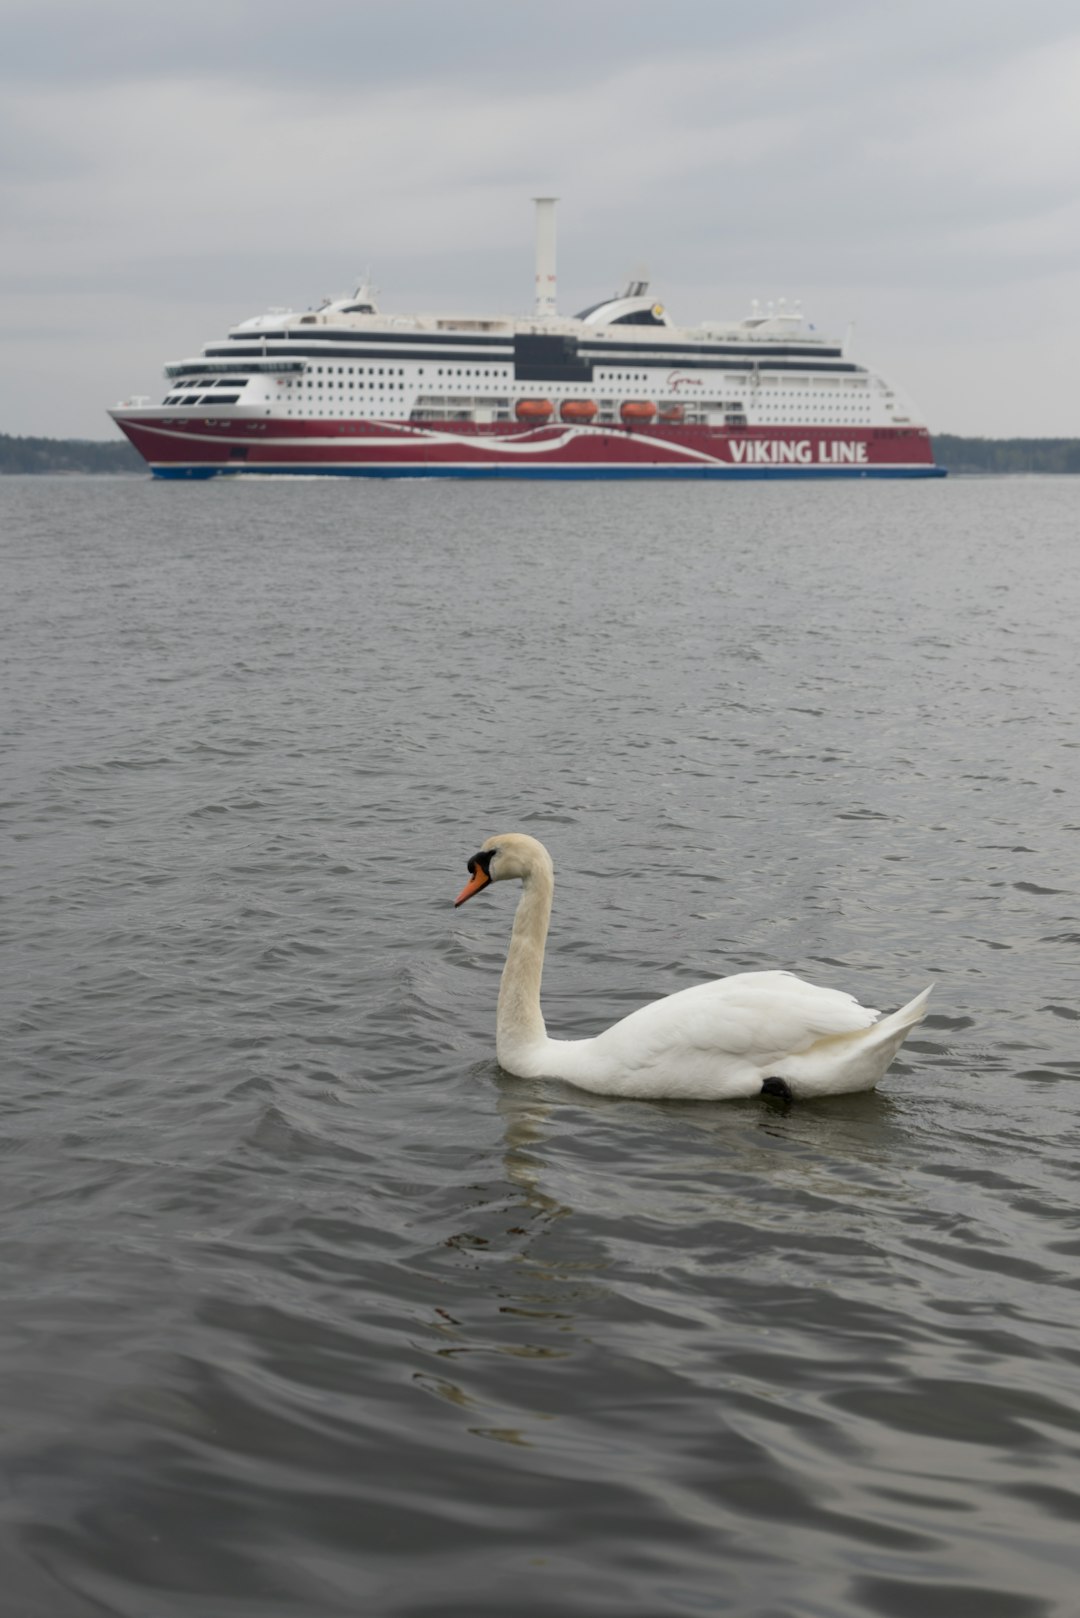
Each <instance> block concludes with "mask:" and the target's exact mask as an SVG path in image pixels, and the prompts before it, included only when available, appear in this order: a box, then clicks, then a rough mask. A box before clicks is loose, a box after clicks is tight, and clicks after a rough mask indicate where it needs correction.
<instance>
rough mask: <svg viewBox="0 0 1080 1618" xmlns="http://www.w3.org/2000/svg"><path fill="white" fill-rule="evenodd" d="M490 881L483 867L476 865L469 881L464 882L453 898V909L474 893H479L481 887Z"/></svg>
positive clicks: (484, 886)
mask: <svg viewBox="0 0 1080 1618" xmlns="http://www.w3.org/2000/svg"><path fill="white" fill-rule="evenodd" d="M469 863H470V865H471V864H472V861H471V860H470V861H469ZM490 881H491V878H490V877H489V876H488V874H487V872H486V871H485V870H484V867H483V866H482V865H478V866H477V867H476V869H475V870H474V871H473V874H472V876H471V877H470V879H469V881H468V882H466V884H465V886H464V887H463V888H462V890H461V892H460V893H459V894H458V896H457V898H456V899H455V900H454V909H455V910H456V909H457V907H458V905H463V904H464V903H465V901H466V899H471V898H472V896H473V894H474V893H479V892H480V889H481V888H486V887H487V886H488V884H489V882H490Z"/></svg>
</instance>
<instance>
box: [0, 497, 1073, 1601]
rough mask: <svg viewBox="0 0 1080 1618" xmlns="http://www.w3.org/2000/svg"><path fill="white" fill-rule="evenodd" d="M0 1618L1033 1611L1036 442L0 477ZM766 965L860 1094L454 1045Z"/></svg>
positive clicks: (1058, 976) (1055, 790)
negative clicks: (815, 986) (787, 1098)
mask: <svg viewBox="0 0 1080 1618" xmlns="http://www.w3.org/2000/svg"><path fill="white" fill-rule="evenodd" d="M0 531H2V550H3V589H2V593H0V612H2V616H3V639H2V642H0V683H2V689H3V693H4V696H3V705H4V710H5V722H4V750H3V759H2V781H0V795H2V798H3V821H4V826H5V837H4V843H3V871H2V878H3V882H2V886H3V891H4V895H5V903H4V907H3V912H2V923H0V924H2V927H3V944H4V966H3V989H2V991H0V992H2V994H3V1000H4V1013H5V1016H4V1028H5V1047H4V1048H5V1061H4V1069H3V1080H2V1087H0V1201H2V1206H3V1220H2V1230H3V1242H2V1245H0V1277H2V1296H3V1318H2V1323H0V1406H2V1410H3V1418H4V1419H3V1428H2V1436H0V1463H2V1464H0V1477H2V1483H0V1586H2V1589H3V1592H4V1594H3V1612H4V1614H5V1618H6V1615H8V1614H10V1615H11V1618H84V1615H85V1618H94V1615H100V1614H121V1615H124V1618H330V1615H350V1618H352V1615H358V1614H363V1615H369V1614H370V1615H374V1618H510V1615H513V1618H553V1615H556V1614H557V1615H559V1618H599V1615H607V1614H612V1615H614V1614H618V1615H620V1618H682V1615H692V1614H693V1615H696V1614H705V1615H712V1614H725V1615H726V1614H733V1615H735V1614H737V1615H744V1618H866V1615H881V1618H907V1615H912V1618H946V1615H947V1618H1049V1615H1053V1618H1075V1614H1076V1613H1077V1611H1080V1595H1078V1593H1077V1592H1078V1589H1080V1333H1078V1327H1080V1291H1078V1289H1080V1219H1078V1215H1077V1207H1078V1192H1077V1185H1078V1173H1080V1169H1078V1164H1080V1129H1078V1122H1077V1120H1078V1109H1080V1082H1078V1081H1080V1049H1078V1043H1077V1034H1078V1015H1080V994H1078V990H1080V970H1078V961H1080V951H1078V948H1077V946H1078V943H1080V897H1078V891H1077V890H1078V885H1080V878H1078V873H1077V854H1078V852H1080V835H1078V834H1080V782H1078V779H1077V777H1078V763H1080V751H1078V745H1080V734H1078V729H1077V692H1078V690H1080V682H1078V679H1077V674H1078V670H1077V623H1078V621H1080V582H1078V581H1080V568H1078V561H1080V554H1078V553H1080V480H1073V481H1071V482H1070V481H1069V480H1067V479H1060V480H1058V479H1050V478H1046V479H1034V478H1032V479H1026V480H1025V479H1012V480H985V481H975V480H971V481H966V480H962V479H955V480H950V481H949V482H947V483H944V484H936V483H926V484H902V483H900V484H882V483H873V484H869V483H866V484H864V483H853V484H849V485H832V486H821V487H815V486H813V485H809V484H806V483H802V484H799V485H794V486H789V487H784V486H774V485H770V484H760V483H759V484H756V485H752V486H749V487H745V488H740V487H733V486H731V485H722V486H717V487H712V486H699V487H696V488H695V487H689V486H687V487H678V486H674V485H672V486H653V487H626V486H624V487H619V486H618V485H613V486H611V487H606V488H601V487H575V486H572V485H566V486H562V487H551V488H546V487H538V486H535V485H529V484H525V485H520V486H503V487H488V488H478V487H472V486H468V485H455V484H453V483H441V484H440V483H427V482H425V483H397V484H387V485H385V486H376V485H367V484H359V485H358V484H354V483H346V484H336V483H323V482H303V483H290V482H272V481H267V482H264V483H259V484H254V483H247V484H240V485H229V484H225V483H215V484H210V485H204V486H187V487H185V486H180V485H174V486H157V485H154V484H152V483H150V482H149V481H143V480H141V479H101V480H94V479H15V478H9V479H7V480H3V481H0ZM511 829H520V830H527V831H530V832H533V833H534V834H536V835H538V836H540V837H541V838H542V839H543V840H544V841H545V842H546V843H547V844H548V845H549V847H550V848H551V850H552V853H553V855H554V858H555V863H556V870H557V876H558V887H557V891H556V899H555V915H554V924H553V929H552V936H551V941H550V945H549V954H548V964H547V971H546V976H545V1009H546V1012H547V1016H548V1024H549V1027H550V1028H551V1030H552V1031H553V1032H555V1033H563V1034H587V1033H591V1032H595V1031H597V1030H598V1029H599V1028H601V1027H603V1026H605V1025H606V1024H607V1023H608V1022H610V1021H612V1020H614V1019H615V1018H616V1017H618V1016H620V1015H622V1014H623V1013H625V1012H626V1011H628V1010H630V1009H632V1008H633V1007H634V1006H636V1005H638V1004H639V1003H641V1002H642V1001H643V1000H646V999H649V998H651V997H653V996H656V995H659V994H663V993H665V992H667V991H670V990H672V989H677V988H681V987H683V986H685V985H686V984H688V983H691V982H693V981H695V980H697V979H699V978H701V977H704V976H708V975H710V974H715V973H725V972H730V971H736V970H740V969H745V968H755V967H762V966H772V965H781V966H786V967H790V968H793V969H794V970H796V971H799V972H802V973H804V974H806V975H807V976H810V977H813V978H816V979H817V980H819V981H821V982H823V983H828V984H832V985H836V986H839V987H843V988H847V989H850V990H852V991H854V992H855V993H857V994H858V995H860V996H861V997H862V998H863V999H864V1000H866V1001H867V1002H868V1003H870V1004H873V1005H877V1006H882V1007H885V1008H891V1007H893V1006H895V1005H897V1004H899V1003H900V1002H901V1000H904V999H907V998H909V997H910V996H912V995H913V994H915V993H916V992H917V991H918V990H919V989H921V988H922V987H923V986H924V984H926V983H927V982H929V981H931V980H934V982H935V983H936V988H935V991H934V999H933V1002H932V1005H933V1011H932V1014H931V1016H930V1017H929V1018H928V1020H927V1022H926V1023H925V1024H924V1025H923V1026H922V1028H921V1029H919V1030H917V1031H916V1034H915V1035H914V1037H912V1038H911V1039H910V1040H909V1041H908V1043H907V1045H906V1046H905V1047H904V1050H903V1052H902V1056H901V1059H900V1060H899V1061H898V1062H897V1063H896V1065H895V1066H894V1067H893V1069H892V1070H891V1072H890V1073H889V1075H888V1077H887V1079H886V1081H885V1083H884V1085H883V1087H882V1088H881V1090H880V1091H878V1092H877V1093H876V1094H872V1095H862V1096H855V1097H848V1098H839V1099H834V1100H831V1101H819V1102H816V1103H804V1104H796V1105H793V1106H791V1107H788V1108H785V1107H784V1106H783V1105H782V1104H781V1103H780V1102H778V1101H772V1100H767V1099H766V1100H758V1101H753V1102H737V1103H726V1104H722V1105H706V1104H702V1103H698V1104H693V1103H681V1104H668V1105H661V1104H646V1103H628V1102H619V1101H611V1100H603V1101H601V1100H599V1099H598V1098H593V1097H590V1096H588V1095H584V1094H581V1093H576V1092H574V1091H572V1090H570V1089H569V1088H567V1087H565V1086H563V1085H561V1084H559V1083H555V1082H543V1083H537V1084H525V1083H522V1082H520V1081H516V1080H513V1079H511V1078H509V1077H508V1076H506V1075H505V1074H503V1073H501V1072H500V1071H499V1069H498V1068H497V1066H496V1064H495V1061H494V1010H495V997H496V991H497V985H498V974H499V971H500V969H501V964H502V959H503V954H504V951H505V947H506V943H507V939H508V934H509V926H510V917H511V913H512V906H513V900H514V894H513V892H512V891H510V889H509V888H508V887H506V888H499V889H496V890H494V891H493V892H492V893H490V894H483V895H481V896H480V897H479V898H478V899H476V900H475V901H474V902H473V903H472V904H470V905H469V906H467V907H466V908H465V909H463V910H461V911H457V912H455V911H454V910H453V909H452V908H451V900H452V898H453V896H454V894H455V893H456V892H457V891H458V889H459V888H460V886H461V885H462V883H463V882H464V880H465V861H466V859H467V858H468V856H469V855H470V854H472V853H473V852H474V850H475V849H476V848H477V847H478V846H479V845H480V843H481V842H482V841H483V840H484V838H486V837H487V836H488V835H489V834H491V833H492V832H496V831H503V830H511Z"/></svg>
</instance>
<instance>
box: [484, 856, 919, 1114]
mask: <svg viewBox="0 0 1080 1618" xmlns="http://www.w3.org/2000/svg"><path fill="white" fill-rule="evenodd" d="M478 861H479V864H478V863H477V862H478ZM485 866H486V880H485V872H484V867H485ZM470 871H471V872H476V873H478V874H475V875H474V879H473V881H472V882H471V883H470V884H469V886H468V887H467V888H466V889H465V890H464V892H463V893H462V894H461V895H460V896H459V899H458V903H459V904H460V903H462V902H463V901H464V900H465V899H466V898H470V897H471V896H472V894H473V893H475V892H478V891H479V890H480V888H481V887H483V886H486V885H487V881H492V882H497V881H500V880H503V879H506V878H517V879H519V880H520V881H521V883H522V896H521V899H520V901H519V903H518V908H517V913H516V915H515V917H514V928H513V934H512V936H511V941H510V950H509V953H508V955H507V960H506V967H505V969H504V971H503V977H502V984H501V987H500V990H499V1008H498V1016H497V1033H496V1047H497V1052H498V1057H499V1062H500V1063H501V1065H502V1066H503V1067H504V1068H506V1070H507V1071H508V1072H510V1073H514V1074H516V1075H517V1076H518V1077H519V1078H541V1077H548V1078H561V1079H566V1080H567V1081H568V1082H569V1083H571V1084H576V1085H579V1086H580V1087H582V1088H583V1089H586V1090H593V1091H596V1092H598V1093H601V1094H606V1095H621V1096H637V1097H641V1098H657V1099H659V1098H665V1097H666V1098H672V1099H674V1098H683V1099H693V1100H711V1101H726V1100H730V1099H733V1098H735V1097H739V1096H753V1095H758V1094H760V1092H761V1089H762V1085H763V1083H764V1082H765V1080H766V1079H769V1078H781V1079H783V1080H784V1082H785V1083H786V1084H787V1086H788V1088H789V1090H790V1091H791V1093H792V1095H794V1096H814V1095H838V1094H843V1093H845V1092H849V1091H853V1090H869V1089H872V1088H873V1086H874V1085H875V1084H876V1083H877V1081H878V1079H879V1078H880V1077H881V1075H882V1074H883V1073H884V1072H885V1070H886V1068H887V1067H888V1066H889V1064H890V1062H891V1061H892V1059H893V1057H894V1056H895V1055H896V1052H897V1051H898V1050H899V1048H900V1046H901V1044H902V1043H903V1041H904V1039H905V1037H906V1035H907V1034H908V1032H909V1031H910V1030H911V1028H913V1027H914V1026H915V1024H916V1023H918V1022H920V1021H921V1020H922V1018H923V1016H924V1015H925V1011H926V1001H927V999H928V997H929V994H930V990H929V989H925V990H924V991H923V993H922V994H920V995H918V996H917V997H916V998H915V999H914V1000H912V1001H910V1002H909V1004H908V1005H906V1006H903V1007H901V1009H900V1010H899V1011H896V1012H893V1013H892V1015H891V1016H889V1017H884V1018H881V1019H880V1020H879V1013H878V1012H876V1011H872V1010H870V1009H868V1008H867V1007H866V1006H861V1005H859V1003H858V1001H857V1000H856V999H855V998H854V997H853V996H852V995H850V994H844V993H843V992H842V991H841V990H839V989H822V988H819V987H818V986H817V985H815V984H813V983H806V982H804V980H803V979H801V978H797V977H795V976H794V975H793V974H792V973H790V972H740V973H737V974H735V975H734V976H733V977H728V978H718V979H716V980H715V981H713V982H711V983H699V984H696V985H695V986H694V987H693V988H690V989H681V990H679V991H678V992H677V993H675V994H670V995H667V996H666V997H665V998H664V999H662V1000H655V1001H653V1002H652V1003H651V1004H650V1005H646V1006H642V1007H641V1008H640V1010H638V1011H633V1012H631V1013H630V1015H629V1016H628V1017H624V1018H623V1019H622V1020H621V1021H620V1022H617V1023H615V1024H613V1026H612V1027H610V1028H608V1029H606V1030H605V1031H604V1032H603V1033H602V1034H598V1035H597V1036H596V1037H595V1038H594V1039H577V1040H559V1039H550V1038H549V1037H548V1034H547V1031H546V1029H545V1027H544V1019H543V1016H542V1014H541V1011H540V979H541V973H542V970H543V959H544V943H545V940H546V937H547V929H548V922H549V919H550V915H551V897H552V892H553V888H554V876H553V871H552V865H551V857H550V855H549V854H548V852H547V850H546V849H545V848H544V846H543V844H542V843H539V842H537V840H536V839H535V838H534V837H529V836H527V835H525V834H524V833H521V832H509V833H505V834H504V835H502V836H499V837H491V838H489V839H488V841H487V842H486V843H485V844H484V846H483V848H482V849H481V851H480V855H479V856H477V859H474V860H472V861H470Z"/></svg>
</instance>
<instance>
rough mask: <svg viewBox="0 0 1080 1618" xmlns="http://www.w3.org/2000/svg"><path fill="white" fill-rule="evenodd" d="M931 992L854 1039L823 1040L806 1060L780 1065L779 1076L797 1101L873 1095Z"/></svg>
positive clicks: (922, 1014) (842, 1036) (804, 1055)
mask: <svg viewBox="0 0 1080 1618" xmlns="http://www.w3.org/2000/svg"><path fill="white" fill-rule="evenodd" d="M930 988H933V985H932V984H931V985H930ZM930 988H927V989H924V990H923V992H922V994H917V995H916V996H915V998H914V1000H909V1001H908V1003H907V1005H906V1006H901V1007H900V1010H899V1011H893V1012H891V1013H890V1014H889V1016H887V1017H882V1018H881V1019H880V1021H878V1022H876V1023H873V1024H872V1025H871V1026H870V1027H869V1028H860V1029H857V1030H856V1031H855V1032H854V1033H851V1034H832V1035H830V1036H828V1037H827V1038H825V1039H819V1040H818V1041H817V1042H816V1043H815V1044H813V1045H811V1047H810V1049H809V1050H808V1051H804V1052H803V1053H802V1055H801V1056H789V1057H787V1058H786V1059H785V1060H784V1061H783V1062H780V1063H777V1066H776V1073H777V1076H778V1077H780V1078H783V1079H784V1080H785V1081H786V1082H787V1085H788V1087H789V1089H790V1090H791V1093H792V1095H793V1096H796V1097H798V1096H829V1095H834V1096H835V1095H847V1094H850V1093H851V1092H852V1091H855V1090H872V1089H873V1088H874V1086H875V1084H876V1083H877V1082H878V1080H879V1079H880V1078H881V1077H882V1075H883V1074H884V1073H885V1072H886V1070H887V1069H888V1067H889V1066H890V1064H891V1063H892V1061H893V1058H894V1057H895V1056H896V1053H897V1051H898V1050H899V1049H900V1047H901V1045H902V1044H903V1043H904V1041H905V1039H906V1038H907V1036H908V1035H909V1034H910V1032H911V1030H912V1029H913V1028H914V1027H915V1026H916V1024H918V1023H921V1022H922V1020H923V1018H924V1017H925V1016H926V1002H927V1001H928V1000H929V998H930Z"/></svg>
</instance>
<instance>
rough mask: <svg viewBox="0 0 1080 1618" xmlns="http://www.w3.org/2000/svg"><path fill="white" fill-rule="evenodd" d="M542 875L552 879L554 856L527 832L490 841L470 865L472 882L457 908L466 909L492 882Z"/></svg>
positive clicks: (460, 894) (523, 880)
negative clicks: (467, 900) (461, 906)
mask: <svg viewBox="0 0 1080 1618" xmlns="http://www.w3.org/2000/svg"><path fill="white" fill-rule="evenodd" d="M539 873H543V874H544V875H545V876H547V877H548V879H549V880H550V879H551V875H552V865H551V855H550V854H549V853H548V851H547V849H546V848H545V847H544V845H543V843H539V842H537V840H536V838H535V837H530V836H529V835H528V833H527V832H523V831H508V832H504V833H503V834H502V835H501V836H499V837H489V838H488V840H487V842H486V843H485V844H484V846H483V847H482V848H481V849H480V851H479V853H477V854H474V855H473V857H472V859H471V860H470V861H469V881H468V882H467V883H466V884H465V886H464V887H463V888H462V890H461V892H460V893H459V894H458V896H457V898H456V899H455V900H454V904H455V905H463V904H464V903H465V901H466V899H471V898H472V896H473V894H474V893H479V892H480V889H481V888H486V887H487V885H488V883H489V882H506V881H508V880H509V879H510V878H512V877H516V878H517V880H518V881H519V882H528V880H529V878H530V877H532V876H536V875H537V874H539Z"/></svg>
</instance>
